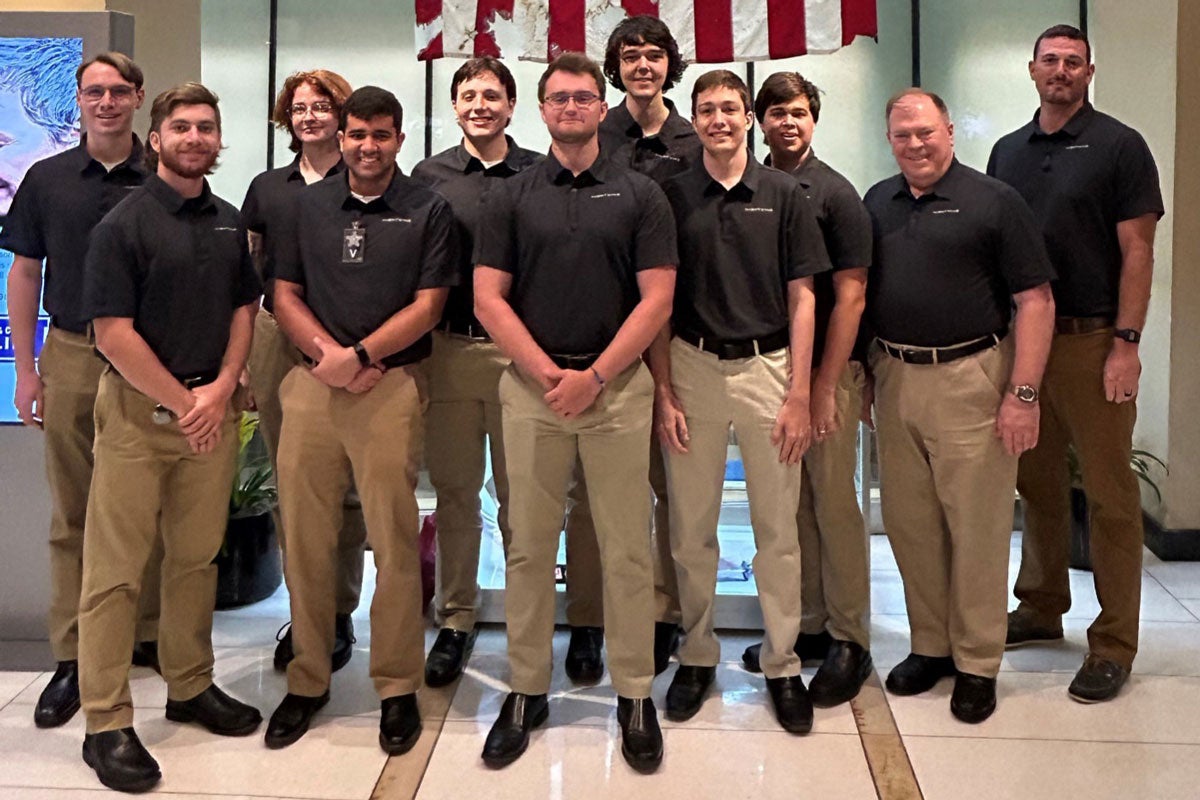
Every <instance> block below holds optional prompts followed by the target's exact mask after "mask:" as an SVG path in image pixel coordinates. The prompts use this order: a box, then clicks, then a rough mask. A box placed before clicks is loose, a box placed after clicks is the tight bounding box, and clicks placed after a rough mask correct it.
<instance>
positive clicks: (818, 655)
mask: <svg viewBox="0 0 1200 800" xmlns="http://www.w3.org/2000/svg"><path fill="white" fill-rule="evenodd" d="M832 643H833V637H832V636H830V635H829V633H828V632H826V631H821V632H820V633H802V634H800V635H799V636H797V637H796V644H795V645H793V646H792V651H793V652H794V653H795V654H796V655H797V656H799V657H800V663H802V664H810V663H811V662H813V661H818V662H819V661H822V660H824V658H825V656H826V654H827V653H828V652H829V646H830V645H831V644H832ZM761 655H762V644H761V643H760V644H752V645H750V646H749V647H747V648H746V649H745V650H743V651H742V666H744V667H745V668H746V671H747V672H762V665H761V663H760V662H759V658H760V657H761Z"/></svg>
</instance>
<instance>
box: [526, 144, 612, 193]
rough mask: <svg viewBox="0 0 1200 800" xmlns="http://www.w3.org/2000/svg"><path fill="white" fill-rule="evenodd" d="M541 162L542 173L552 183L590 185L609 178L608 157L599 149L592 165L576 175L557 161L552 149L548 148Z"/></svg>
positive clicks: (610, 167) (610, 170)
mask: <svg viewBox="0 0 1200 800" xmlns="http://www.w3.org/2000/svg"><path fill="white" fill-rule="evenodd" d="M542 164H543V170H544V171H543V173H542V174H543V175H544V176H545V177H546V179H547V180H548V181H549V182H550V183H553V184H557V185H563V184H570V185H573V186H592V185H594V184H597V183H604V182H606V181H608V180H610V179H611V173H612V166H611V165H610V164H609V162H608V159H607V158H606V157H605V156H604V152H603V151H601V153H600V155H599V156H597V158H596V160H595V161H593V162H592V165H591V166H590V167H588V168H587V169H585V170H584V171H583V172H581V173H579V174H578V175H572V174H571V171H570V170H569V169H567V168H566V167H564V166H563V165H562V164H560V163H559V162H558V159H557V158H556V157H555V156H554V151H553V150H550V151H549V152H548V153H546V160H545V161H543V162H542Z"/></svg>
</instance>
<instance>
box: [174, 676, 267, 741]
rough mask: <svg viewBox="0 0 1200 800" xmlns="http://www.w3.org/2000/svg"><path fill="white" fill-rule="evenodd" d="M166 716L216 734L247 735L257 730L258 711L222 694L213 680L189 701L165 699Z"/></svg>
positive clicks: (260, 717)
mask: <svg viewBox="0 0 1200 800" xmlns="http://www.w3.org/2000/svg"><path fill="white" fill-rule="evenodd" d="M167 719H169V720H171V721H172V722H197V723H199V724H200V725H202V726H204V727H205V728H208V730H209V731H211V732H212V733H215V734H217V735H218V736H248V735H249V734H251V733H254V732H255V731H256V730H258V725H259V723H261V722H262V714H260V713H259V711H258V709H257V708H255V707H254V706H252V705H247V704H246V703H243V702H242V701H241V700H235V699H234V698H232V697H230V696H229V695H227V694H225V692H223V691H221V690H220V689H219V688H217V685H216V684H215V683H213V684H209V687H208V688H207V689H205V690H204V691H203V692H201V693H200V694H198V695H196V696H195V697H193V698H192V699H191V700H168V701H167Z"/></svg>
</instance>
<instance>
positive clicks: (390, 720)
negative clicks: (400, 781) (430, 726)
mask: <svg viewBox="0 0 1200 800" xmlns="http://www.w3.org/2000/svg"><path fill="white" fill-rule="evenodd" d="M420 738H421V712H420V711H418V710H417V695H416V694H415V693H413V694H402V695H398V696H396V697H389V698H388V699H386V700H384V701H383V703H382V705H380V708H379V746H380V747H382V748H383V752H385V753H387V754H388V755H389V756H398V755H403V754H404V753H407V752H408V751H409V750H412V748H413V745H414V744H416V743H417V739H420Z"/></svg>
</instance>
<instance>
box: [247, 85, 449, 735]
mask: <svg viewBox="0 0 1200 800" xmlns="http://www.w3.org/2000/svg"><path fill="white" fill-rule="evenodd" d="M403 122H404V118H403V110H402V108H401V107H400V102H399V101H398V100H397V99H396V97H395V95H393V94H392V93H391V92H388V91H385V90H383V89H380V88H378V87H375V86H366V87H363V88H360V89H358V90H357V91H355V92H354V93H353V94H352V95H350V97H349V98H347V100H346V102H345V104H344V105H343V106H342V111H341V117H340V124H339V127H340V130H339V133H338V141H339V142H340V144H341V149H342V158H343V160H344V161H345V162H346V172H344V173H341V174H337V175H332V176H330V177H328V178H326V179H324V180H323V181H321V182H319V183H317V184H314V185H313V186H311V187H309V188H308V189H306V190H305V191H304V192H302V193H301V195H300V198H299V200H298V202H297V204H296V213H295V214H294V215H293V216H292V217H291V220H290V225H289V227H288V228H287V229H285V231H284V236H283V237H282V239H281V243H280V247H279V255H278V261H277V264H276V272H275V283H276V287H275V308H276V314H277V315H278V319H279V324H280V327H282V328H283V330H284V332H285V333H286V334H287V335H288V338H289V339H291V341H292V344H294V345H295V346H296V347H297V348H298V349H299V350H300V351H301V352H302V353H303V354H304V358H305V361H306V362H307V364H306V365H301V366H297V367H295V368H293V369H292V371H291V372H289V373H288V376H287V377H286V378H285V379H284V381H283V384H282V385H281V386H280V389H279V395H280V401H281V403H282V405H283V429H282V432H281V434H280V441H279V497H280V501H281V507H282V508H281V510H282V512H283V525H284V532H285V535H286V536H287V537H288V560H287V564H286V576H287V584H288V590H289V592H290V594H291V608H292V641H293V643H294V646H295V659H294V660H293V661H292V662H291V664H289V665H288V671H287V678H288V693H287V696H286V697H284V699H283V701H282V702H281V703H280V704H279V707H278V708H276V709H275V713H274V714H272V715H271V721H270V723H269V724H268V726H267V733H266V743H267V746H268V747H272V748H279V747H286V746H288V745H290V744H292V743H293V742H296V741H297V740H299V739H300V737H302V736H303V735H304V734H305V732H306V731H307V730H308V726H309V724H310V722H311V721H312V718H313V715H314V714H316V712H317V711H318V710H319V709H320V708H321V707H322V706H323V705H324V704H325V703H326V702H328V700H329V684H330V673H331V671H330V657H331V655H332V651H333V647H334V636H333V633H334V624H333V623H334V617H335V614H336V607H335V605H334V596H333V595H334V592H333V590H334V585H335V583H336V581H337V572H336V563H337V559H336V554H337V550H338V533H337V532H338V529H339V528H340V527H341V521H342V520H341V516H342V501H343V499H344V498H345V496H346V491H347V489H348V488H349V486H350V481H351V478H352V477H353V478H354V479H355V480H356V481H357V483H358V490H359V495H360V496H361V498H362V506H363V516H364V517H365V519H366V524H367V541H368V543H369V544H370V545H371V550H372V552H373V555H374V557H375V565H376V568H377V573H376V579H375V596H374V599H373V600H372V601H371V667H370V671H371V678H372V680H373V681H374V684H375V690H376V692H377V693H378V694H379V697H380V700H381V706H380V720H379V744H380V747H382V748H383V750H384V751H385V752H387V753H388V754H389V755H399V754H401V753H405V752H407V751H408V750H409V749H411V748H412V746H413V745H414V744H416V742H417V739H418V738H419V737H420V734H421V717H420V713H419V712H418V710H417V695H416V692H417V689H419V688H420V686H421V674H422V667H423V662H424V657H425V648H424V641H423V637H422V630H423V629H424V625H423V624H422V620H421V571H420V559H419V558H418V554H417V536H418V510H417V499H416V494H415V491H416V485H417V471H418V469H419V465H420V458H421V443H422V436H423V432H424V424H423V423H424V421H423V418H422V414H423V412H424V410H425V406H426V403H427V402H428V392H427V389H426V380H425V375H424V370H423V368H422V365H421V361H423V360H424V359H425V358H427V357H428V356H429V353H430V350H431V346H432V345H431V339H430V336H429V331H430V330H431V329H432V328H433V326H434V325H435V324H436V323H437V321H438V319H440V318H441V315H442V307H443V306H444V305H445V302H446V294H447V291H448V288H447V287H449V286H452V285H453V284H454V283H455V282H456V281H457V280H458V276H457V274H456V272H455V266H456V262H455V260H454V253H453V247H454V243H453V233H452V224H453V220H452V216H451V212H450V207H449V206H448V205H447V204H446V201H445V200H443V199H442V198H441V197H439V196H438V195H437V194H435V193H434V192H432V191H431V190H429V189H427V188H425V187H424V186H421V185H420V184H417V183H416V182H414V181H413V180H412V179H410V178H408V177H406V176H405V175H404V174H402V173H401V172H400V169H399V168H398V167H397V166H396V154H397V153H399V152H400V145H401V144H402V143H403V142H404V134H403V132H402V131H403Z"/></svg>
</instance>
